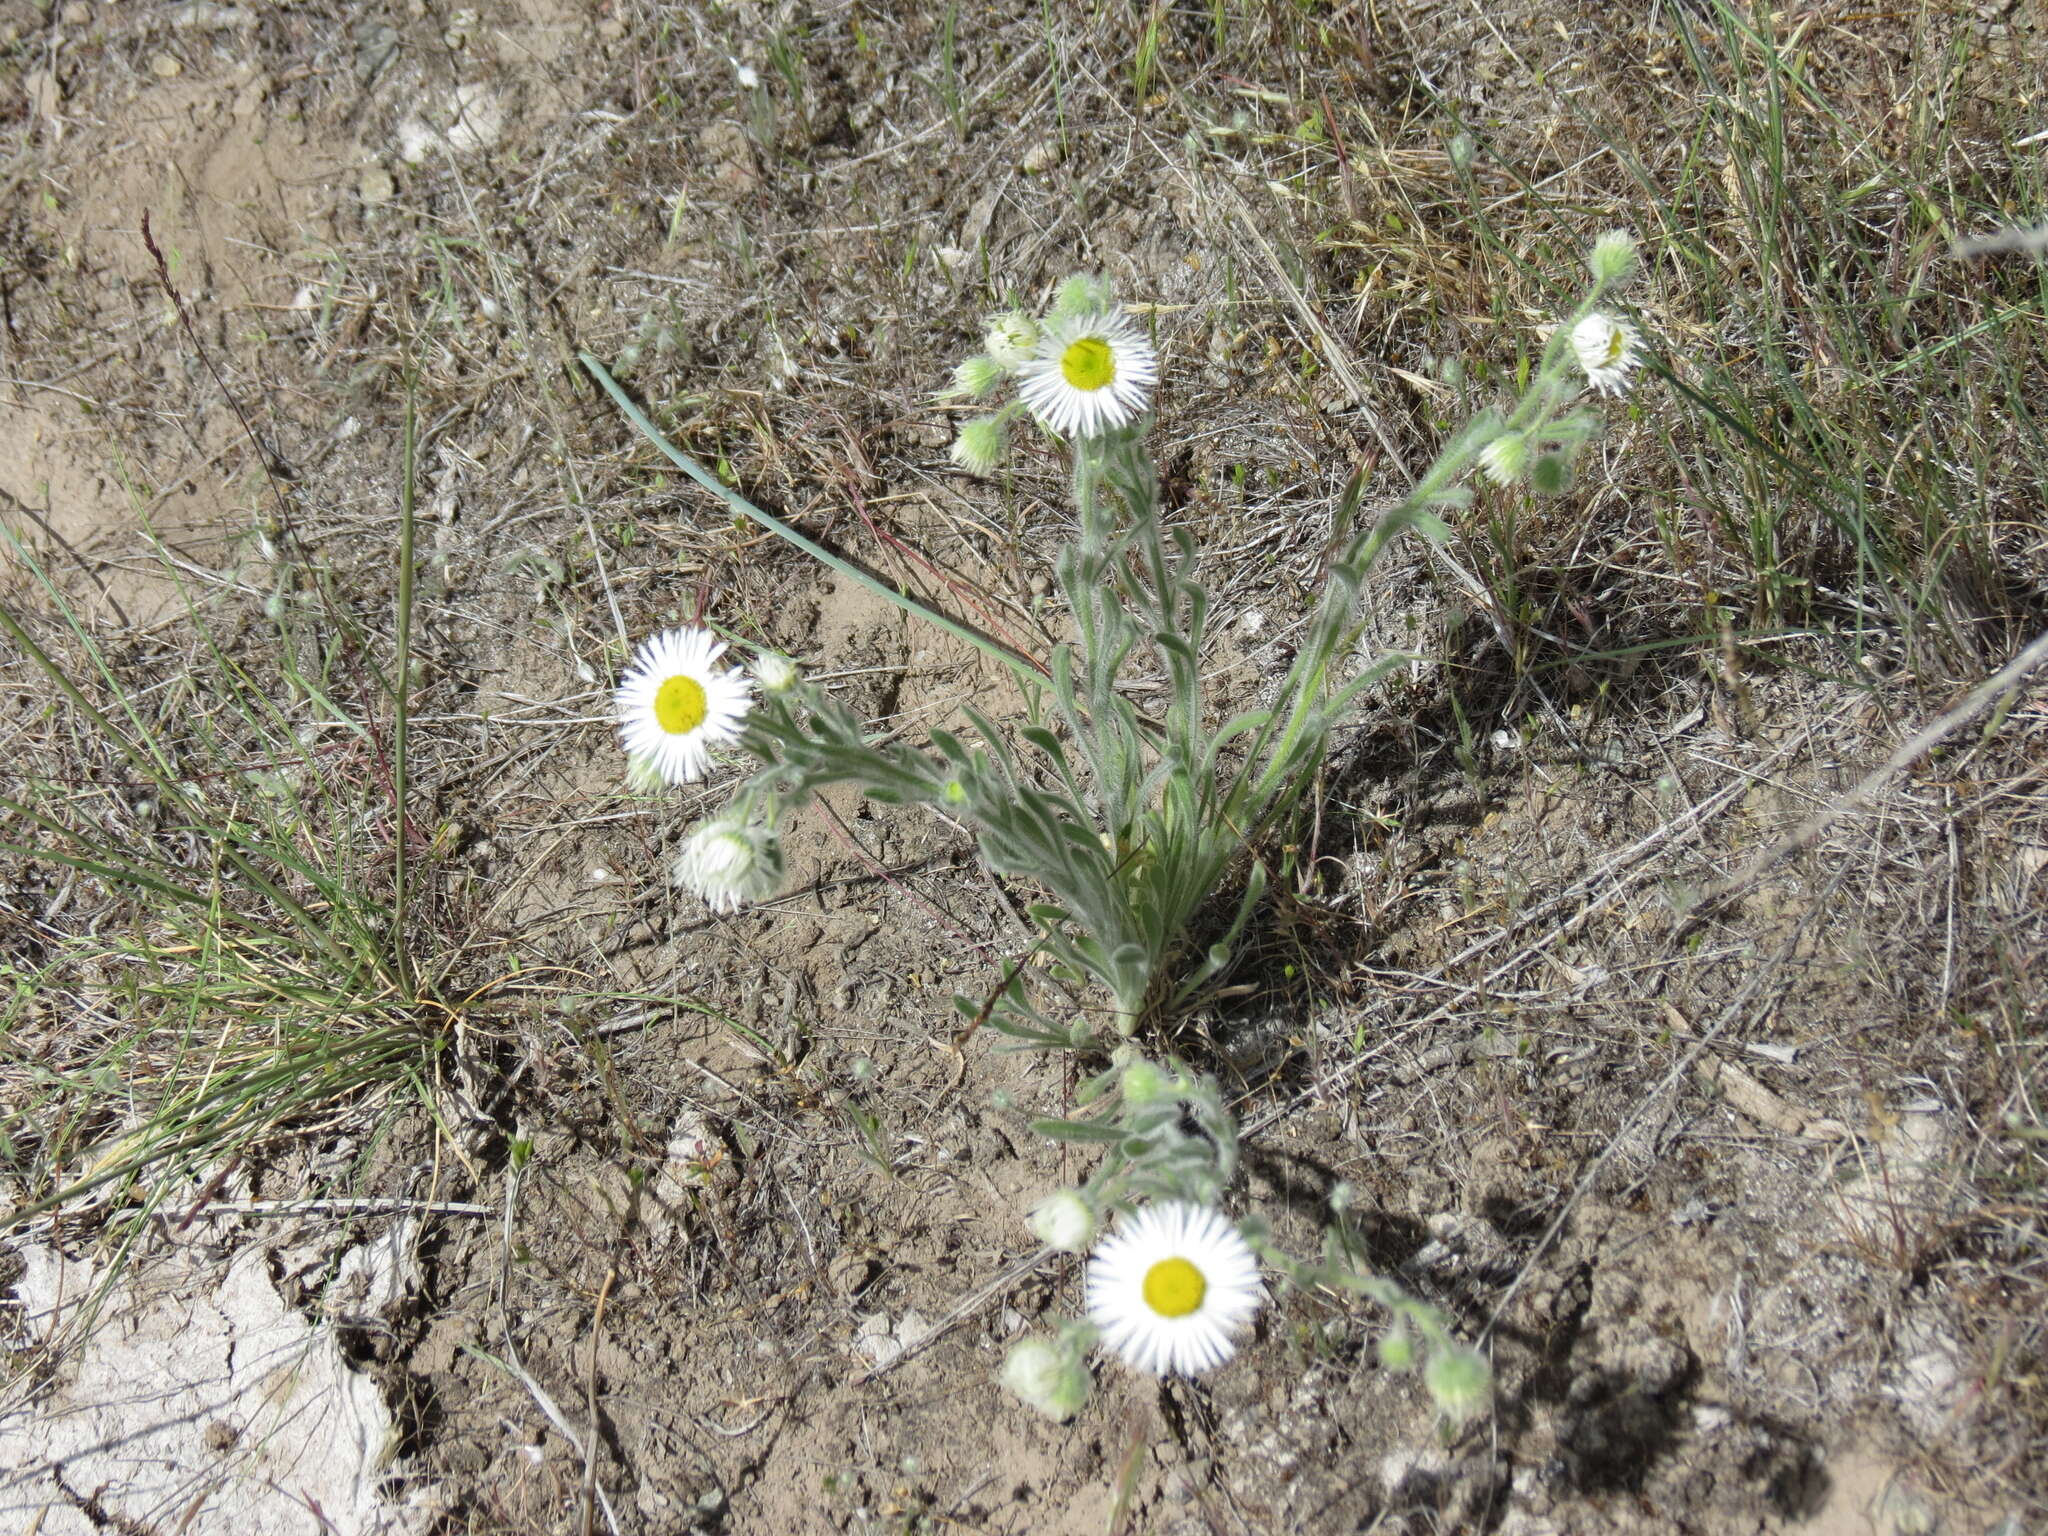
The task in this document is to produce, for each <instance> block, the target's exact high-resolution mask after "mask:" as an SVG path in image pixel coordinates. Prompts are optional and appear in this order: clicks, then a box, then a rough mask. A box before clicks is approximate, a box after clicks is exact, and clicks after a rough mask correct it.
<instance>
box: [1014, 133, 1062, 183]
mask: <svg viewBox="0 0 2048 1536" xmlns="http://www.w3.org/2000/svg"><path fill="white" fill-rule="evenodd" d="M1059 163H1060V147H1059V145H1058V144H1057V143H1055V142H1054V141H1053V140H1051V139H1045V140H1042V141H1041V142H1039V143H1037V144H1034V145H1032V146H1031V147H1030V148H1029V149H1027V150H1025V151H1024V158H1023V159H1021V160H1019V161H1018V162H1017V165H1018V168H1019V169H1021V170H1022V171H1023V172H1024V173H1025V174H1026V175H1028V176H1036V175H1038V174H1039V173H1040V172H1041V171H1049V170H1051V169H1052V168H1053V167H1054V166H1056V165H1058V164H1059Z"/></svg>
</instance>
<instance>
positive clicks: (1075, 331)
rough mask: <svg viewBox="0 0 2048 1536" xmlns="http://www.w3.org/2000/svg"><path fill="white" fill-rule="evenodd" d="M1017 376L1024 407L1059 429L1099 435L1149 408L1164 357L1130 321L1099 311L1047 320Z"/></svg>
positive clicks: (1069, 434)
mask: <svg viewBox="0 0 2048 1536" xmlns="http://www.w3.org/2000/svg"><path fill="white" fill-rule="evenodd" d="M1017 376H1018V381H1019V382H1018V389H1019V392H1020V393H1021V394H1022V395H1023V397H1024V403H1025V404H1026V405H1028V406H1030V407H1031V411H1032V414H1033V415H1035V416H1036V417H1037V418H1038V419H1039V420H1040V421H1042V422H1044V423H1045V424H1046V425H1047V426H1048V427H1050V428H1052V430H1053V431H1055V432H1057V433H1059V434H1061V435H1062V436H1063V437H1099V436H1101V435H1102V434H1103V433H1104V432H1107V431H1109V430H1110V429H1111V428H1112V427H1121V426H1124V425H1126V424H1128V423H1129V422H1132V421H1135V420H1136V419H1137V417H1138V413H1139V412H1141V411H1143V410H1144V409H1145V405H1146V402H1147V401H1148V400H1150V398H1151V395H1152V386H1153V385H1154V384H1156V383H1158V382H1159V359H1158V357H1157V355H1156V354H1155V353H1154V352H1153V351H1152V346H1151V343H1149V342H1147V341H1146V340H1145V338H1144V336H1143V335H1141V334H1140V333H1139V331H1138V328H1137V326H1135V325H1133V324H1132V323H1131V321H1130V320H1129V318H1128V317H1126V316H1124V315H1120V314H1114V313H1111V312H1109V311H1107V310H1094V311H1089V312H1087V313H1082V314H1071V315H1058V316H1055V317H1054V318H1053V319H1051V320H1049V321H1047V322H1046V327H1045V334H1044V335H1043V336H1042V337H1041V338H1040V339H1039V343H1038V351H1037V352H1036V353H1035V354H1033V356H1032V357H1031V359H1030V360H1029V361H1028V362H1026V363H1025V364H1024V365H1023V366H1022V367H1021V368H1019V369H1018V370H1017Z"/></svg>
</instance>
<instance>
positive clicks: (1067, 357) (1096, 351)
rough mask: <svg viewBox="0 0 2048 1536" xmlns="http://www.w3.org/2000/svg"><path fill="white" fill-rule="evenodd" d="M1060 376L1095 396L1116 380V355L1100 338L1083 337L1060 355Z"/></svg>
mask: <svg viewBox="0 0 2048 1536" xmlns="http://www.w3.org/2000/svg"><path fill="white" fill-rule="evenodd" d="M1060 374H1061V376H1062V377H1063V378H1065V379H1066V381H1067V382H1068V383H1069V384H1071V385H1073V386H1074V388H1076V389H1085V390H1087V391H1088V392H1089V393H1090V394H1093V393H1094V392H1095V391H1096V390H1098V389H1102V388H1105V387H1106V386H1107V385H1108V384H1109V383H1110V382H1111V381H1112V380H1113V379H1115V378H1116V354H1115V353H1113V352H1111V351H1110V350H1109V343H1108V342H1106V341H1104V340H1103V339H1102V338H1101V337H1100V336H1083V337H1082V338H1081V339H1080V340H1079V341H1073V342H1069V343H1068V344H1067V350H1066V351H1064V352H1062V353H1061V354H1060Z"/></svg>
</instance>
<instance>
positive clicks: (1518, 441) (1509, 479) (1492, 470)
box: [1479, 432, 1529, 485]
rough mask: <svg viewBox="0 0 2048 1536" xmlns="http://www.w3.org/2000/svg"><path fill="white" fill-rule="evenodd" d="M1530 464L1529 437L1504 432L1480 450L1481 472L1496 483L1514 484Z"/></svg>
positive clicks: (1518, 433) (1517, 433)
mask: <svg viewBox="0 0 2048 1536" xmlns="http://www.w3.org/2000/svg"><path fill="white" fill-rule="evenodd" d="M1528 464H1529V439H1528V438H1527V437H1525V436H1524V435H1523V434H1522V433H1520V432H1503V433H1501V435H1500V436H1499V437H1496V438H1495V439H1494V440H1493V441H1492V442H1490V443H1488V444H1487V445H1486V446H1485V447H1484V448H1482V449H1480V450H1479V472H1480V473H1481V474H1482V475H1484V476H1486V478H1487V479H1489V480H1491V481H1492V482H1493V483H1494V484H1495V485H1513V484H1514V483H1515V482H1516V481H1517V480H1519V479H1521V478H1522V471H1523V470H1524V469H1526V468H1527V467H1528Z"/></svg>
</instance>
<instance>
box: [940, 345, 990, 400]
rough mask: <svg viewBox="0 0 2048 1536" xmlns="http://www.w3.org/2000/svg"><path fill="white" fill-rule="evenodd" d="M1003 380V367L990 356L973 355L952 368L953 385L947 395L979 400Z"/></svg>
mask: <svg viewBox="0 0 2048 1536" xmlns="http://www.w3.org/2000/svg"><path fill="white" fill-rule="evenodd" d="M1002 382H1003V367H1002V365H1001V364H1000V363H998V362H997V361H996V360H995V359H994V358H992V357H981V356H978V355H977V356H975V357H970V358H968V359H967V361H966V362H964V363H962V364H961V365H960V366H959V367H957V368H955V369H954V370H953V387H952V388H951V389H949V390H947V391H946V393H947V394H948V395H953V396H964V397H965V398H967V399H969V400H979V399H980V398H981V397H982V396H983V395H985V394H987V393H988V392H989V391H990V390H992V389H994V388H995V387H996V386H997V385H998V384H1000V383H1002Z"/></svg>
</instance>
